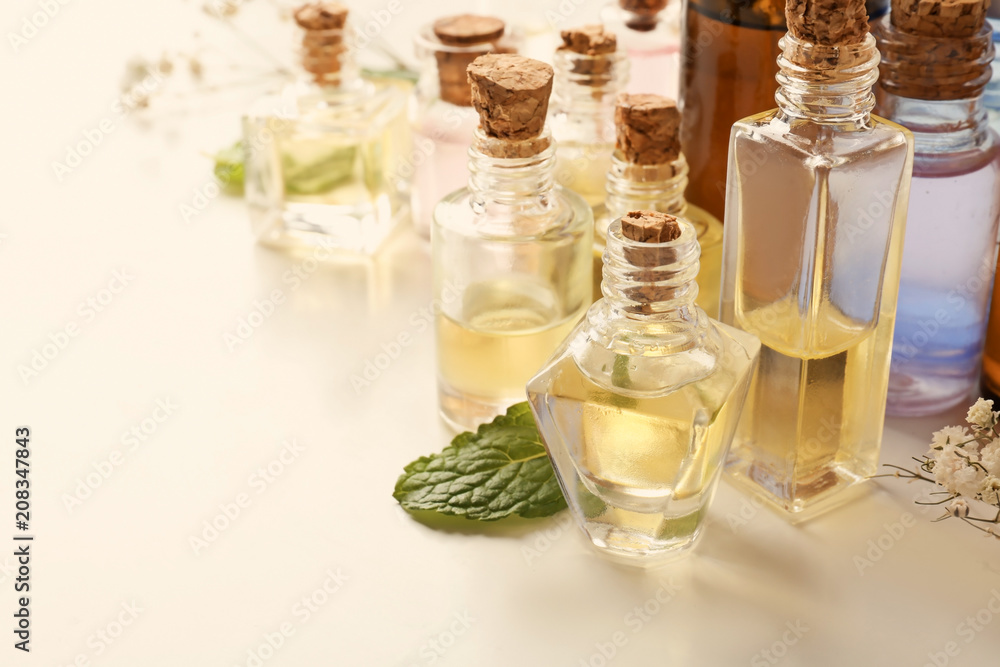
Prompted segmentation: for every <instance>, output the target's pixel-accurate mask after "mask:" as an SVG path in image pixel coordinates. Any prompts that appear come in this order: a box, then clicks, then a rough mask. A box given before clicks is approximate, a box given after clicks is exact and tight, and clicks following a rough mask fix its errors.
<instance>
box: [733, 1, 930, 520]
mask: <svg viewBox="0 0 1000 667" xmlns="http://www.w3.org/2000/svg"><path fill="white" fill-rule="evenodd" d="M829 12H836V13H837V16H832V15H830V14H829ZM787 22H788V26H789V32H788V34H786V35H785V36H784V37H783V38H782V39H781V42H780V45H781V48H782V55H781V56H780V57H779V59H778V64H779V68H780V71H779V74H778V77H777V79H778V84H779V89H778V93H777V95H776V99H777V102H778V108H777V109H774V110H772V111H767V112H764V113H761V114H758V115H756V116H750V117H749V118H745V119H744V120H741V121H739V122H737V123H736V124H735V125H734V126H733V131H732V139H731V143H730V151H729V181H728V193H727V202H726V221H727V223H726V225H725V232H724V240H723V266H722V272H723V273H722V275H723V278H722V316H721V319H722V321H723V322H727V323H729V324H732V325H734V326H736V327H738V328H740V329H743V330H744V331H748V332H750V333H753V334H755V335H756V336H758V337H759V338H760V340H761V345H762V349H761V356H760V370H759V372H758V373H757V377H756V378H755V380H754V382H753V385H752V386H751V388H750V397H749V398H748V400H747V407H746V410H744V413H743V418H742V419H741V422H740V427H739V429H737V433H736V437H735V440H734V442H733V449H732V452H731V455H730V461H729V464H728V470H729V472H730V474H731V476H732V478H733V479H734V480H735V481H737V482H738V483H740V484H742V485H744V486H745V487H746V488H748V489H749V490H750V491H751V492H752V493H754V494H758V495H760V496H761V497H763V498H764V499H765V500H767V501H769V502H770V503H771V504H772V505H774V506H775V507H777V508H780V509H781V510H784V511H785V512H787V513H788V514H787V515H786V516H787V517H788V518H789V519H793V520H799V519H804V518H807V517H809V516H811V515H814V514H815V513H818V512H820V511H822V510H823V509H825V508H828V507H831V506H833V505H835V504H838V503H839V502H841V501H843V500H845V499H846V498H847V497H848V496H847V495H846V494H844V493H843V491H844V490H845V489H846V488H847V487H850V486H852V485H854V484H856V483H858V482H861V481H863V480H865V479H866V478H868V477H869V476H871V475H872V474H874V473H875V471H876V469H877V466H878V458H879V448H880V445H881V439H882V422H883V416H884V411H885V402H886V390H887V387H888V380H889V358H890V356H889V355H890V350H891V346H892V332H893V321H894V316H895V312H896V299H897V294H898V289H899V272H900V260H901V257H902V250H903V231H904V225H905V220H906V203H907V197H908V194H909V184H910V173H911V170H912V165H913V137H912V135H911V134H910V133H909V131H907V130H906V129H904V128H902V127H900V126H899V125H896V124H895V123H891V122H889V121H886V120H884V119H881V118H879V117H877V116H874V115H872V113H871V110H872V108H873V107H874V104H875V100H874V96H873V95H872V85H873V84H874V83H875V81H876V79H877V78H878V69H877V66H878V60H879V57H878V51H877V50H876V48H875V39H874V37H872V36H871V35H869V34H868V18H867V14H866V12H865V5H864V3H863V2H860V1H859V0H848V2H847V6H846V7H843V8H841V7H839V6H838V7H836V8H834V6H833V5H832V4H831V3H809V2H807V1H806V0H789V2H788V6H787Z"/></svg>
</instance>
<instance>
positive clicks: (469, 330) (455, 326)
mask: <svg viewBox="0 0 1000 667" xmlns="http://www.w3.org/2000/svg"><path fill="white" fill-rule="evenodd" d="M497 63H499V64H500V65H502V66H504V67H511V68H516V69H517V70H519V71H514V72H513V73H512V74H511V75H509V76H507V75H503V74H501V73H498V71H497V70H496V69H491V68H494V67H495V66H496V65H497ZM477 67H478V68H479V69H477V70H475V71H476V72H480V73H481V76H480V78H473V82H474V92H473V97H474V99H477V95H478V97H479V99H484V100H487V101H486V102H482V103H480V102H477V108H478V109H479V110H480V114H481V116H480V118H481V121H482V126H481V127H480V128H478V129H477V130H476V132H475V139H474V142H473V146H472V150H471V151H470V159H469V185H468V187H467V188H464V189H462V190H459V191H457V192H454V193H452V194H450V195H448V196H447V197H445V198H444V199H443V200H442V201H441V202H440V203H439V204H438V206H437V208H436V209H435V211H434V232H433V234H432V248H433V262H434V290H435V295H436V299H435V302H434V305H435V311H436V336H437V361H438V394H439V397H440V404H441V413H442V416H443V417H444V418H445V420H446V421H447V422H449V423H450V424H451V425H452V426H454V427H456V428H460V429H462V430H467V429H474V428H475V427H476V426H477V425H478V424H480V423H483V422H486V421H489V420H490V419H492V418H493V417H494V416H496V415H497V414H501V413H503V412H504V411H505V410H506V408H507V407H509V406H510V405H512V404H514V403H517V402H519V401H523V400H524V385H525V383H526V382H527V381H528V379H529V378H530V377H531V375H532V374H533V373H534V372H535V371H536V370H538V368H539V367H540V366H541V365H542V363H543V362H544V361H545V360H546V359H547V358H548V357H549V355H551V354H552V351H553V350H554V349H555V348H556V347H557V346H558V345H559V343H560V342H562V340H563V338H565V336H566V334H567V333H569V331H570V330H571V329H572V328H573V327H574V326H575V325H576V323H577V322H578V321H579V319H580V318H581V317H582V316H583V313H584V312H585V311H586V309H587V306H589V305H590V285H591V261H590V254H591V247H592V246H593V242H594V237H593V233H594V219H593V215H592V212H591V209H590V207H589V206H588V205H587V203H586V202H585V201H583V199H582V198H581V197H580V196H579V195H577V194H575V193H573V192H572V191H569V190H566V189H564V188H562V187H561V186H559V185H557V184H556V183H555V178H554V173H553V168H554V166H555V147H554V145H553V142H552V140H551V137H550V133H549V132H548V129H547V128H545V129H543V127H542V123H543V122H544V118H545V110H546V106H547V102H548V93H549V90H551V80H552V79H551V77H552V70H551V68H549V66H548V65H544V64H542V63H540V62H538V61H535V60H530V59H528V58H524V57H522V56H516V55H496V54H490V55H486V56H482V57H480V58H479V59H477V60H476V61H475V63H473V65H472V68H477ZM472 68H470V71H473V70H472ZM507 71H511V70H507ZM525 72H528V73H529V74H530V76H526V77H525V78H524V79H523V80H522V81H521V82H520V83H519V82H518V81H516V79H517V75H518V74H523V73H525ZM546 72H547V76H548V79H547V81H548V83H547V84H546V83H545V80H544V75H545V73H546ZM494 78H495V79H496V81H493V79H494ZM480 79H485V82H484V81H481V80H480ZM512 79H514V80H515V81H512ZM520 85H525V86H528V85H530V86H534V87H535V88H536V89H535V90H532V91H529V92H530V93H532V94H534V95H535V97H534V98H531V97H530V96H528V95H527V94H524V95H522V93H524V92H525V91H523V90H520V89H519V88H518V86H520ZM546 85H548V86H549V88H548V89H546V88H545V86H546ZM476 86H480V87H482V88H488V87H489V86H494V87H496V88H499V89H501V90H502V91H506V92H507V93H509V95H508V100H509V101H503V95H502V94H501V95H499V99H500V101H498V97H497V96H494V97H492V98H491V97H490V94H491V93H490V92H489V91H488V90H487V91H484V92H481V93H477V92H475V90H476V88H475V87H476ZM505 105H509V106H506V107H505ZM525 107H527V108H528V109H529V111H528V112H527V113H525ZM531 109H537V110H538V112H537V113H531V112H530V110H531ZM518 117H520V118H528V119H529V123H530V124H531V125H532V126H531V127H529V128H525V129H523V131H522V130H521V129H517V130H514V131H504V130H509V126H505V127H504V126H503V123H504V119H509V118H518ZM503 135H507V136H503ZM511 135H513V136H511Z"/></svg>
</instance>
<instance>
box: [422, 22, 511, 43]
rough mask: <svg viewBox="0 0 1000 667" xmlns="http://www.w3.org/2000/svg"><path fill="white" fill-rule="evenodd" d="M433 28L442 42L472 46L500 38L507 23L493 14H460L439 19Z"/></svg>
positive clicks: (435, 34)
mask: <svg viewBox="0 0 1000 667" xmlns="http://www.w3.org/2000/svg"><path fill="white" fill-rule="evenodd" d="M432 29H433V31H434V36H435V37H437V38H438V39H439V40H440V41H441V43H442V44H447V45H448V46H472V45H474V44H483V43H485V42H495V41H496V40H498V39H500V38H501V37H503V33H504V31H505V30H506V24H504V22H503V21H501V20H500V19H498V18H494V17H492V16H479V15H477V14H459V15H458V16H446V17H444V18H440V19H438V20H437V21H435V22H434V26H433V28H432Z"/></svg>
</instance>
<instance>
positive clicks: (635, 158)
mask: <svg viewBox="0 0 1000 667" xmlns="http://www.w3.org/2000/svg"><path fill="white" fill-rule="evenodd" d="M680 122H681V114H680V112H679V111H678V110H677V104H676V103H675V102H674V101H673V100H671V99H668V98H666V97H661V96H659V95H629V94H622V95H619V96H618V103H617V104H616V105H615V136H616V143H615V152H614V155H613V156H612V158H611V169H610V170H609V171H608V175H607V186H606V189H607V192H608V195H607V199H606V200H605V202H604V205H603V206H600V207H598V208H596V209H595V210H594V225H595V229H594V300H595V301H596V300H597V299H600V298H601V266H602V256H603V254H604V246H605V240H606V239H607V237H608V227H609V226H610V225H611V222H612V221H614V220H618V219H620V218H621V217H622V216H623V215H625V213H627V212H628V211H635V210H640V209H648V210H653V211H660V212H661V213H670V214H671V215H676V216H678V217H681V218H684V219H685V220H687V221H688V222H690V223H691V224H692V225H694V228H695V232H696V233H697V236H698V243H699V244H700V245H701V271H700V272H699V273H698V299H697V301H696V303H697V305H698V306H699V307H700V308H701V309H702V310H704V311H705V312H706V313H708V314H709V315H711V316H713V317H714V316H717V315H718V314H719V274H720V273H721V271H722V223H720V222H719V221H718V220H717V219H716V218H714V217H713V216H712V215H711V214H710V213H708V212H707V211H705V210H704V209H700V208H698V207H697V206H692V205H690V204H688V203H687V200H686V199H685V198H684V190H685V188H686V187H687V183H688V166H687V161H686V160H685V159H684V154H683V153H681V145H680V138H679V128H680Z"/></svg>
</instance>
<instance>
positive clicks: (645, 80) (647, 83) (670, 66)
mask: <svg viewBox="0 0 1000 667" xmlns="http://www.w3.org/2000/svg"><path fill="white" fill-rule="evenodd" d="M680 8H681V0H673V2H668V0H613V1H612V2H609V3H607V4H606V5H604V7H602V8H601V14H600V16H601V23H603V24H604V25H605V26H607V28H608V29H609V30H610V31H611V32H613V33H615V34H616V35H618V37H619V39H620V41H621V43H622V45H623V46H624V48H625V51H626V53H627V54H628V59H629V63H630V64H631V70H630V74H629V82H628V87H627V89H626V92H629V93H651V94H654V95H663V96H664V97H669V98H671V99H677V95H678V93H679V87H680V86H679V80H680V51H681V31H680V25H681V21H680V16H681V12H680Z"/></svg>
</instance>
